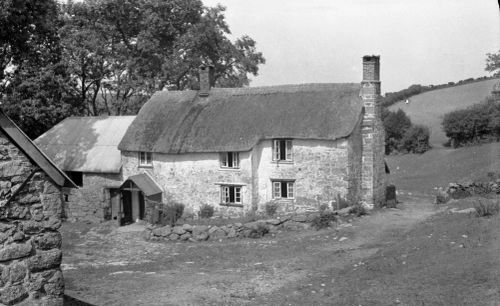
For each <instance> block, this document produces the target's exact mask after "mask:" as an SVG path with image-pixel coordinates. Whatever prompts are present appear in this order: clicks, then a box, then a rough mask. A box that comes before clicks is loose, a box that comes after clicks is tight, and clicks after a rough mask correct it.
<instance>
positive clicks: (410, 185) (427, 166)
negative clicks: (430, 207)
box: [386, 142, 500, 194]
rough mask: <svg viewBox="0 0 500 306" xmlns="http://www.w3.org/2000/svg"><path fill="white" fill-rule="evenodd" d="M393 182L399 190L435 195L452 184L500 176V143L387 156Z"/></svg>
mask: <svg viewBox="0 0 500 306" xmlns="http://www.w3.org/2000/svg"><path fill="white" fill-rule="evenodd" d="M386 160H387V164H388V165H389V168H390V170H391V174H390V181H391V182H392V183H394V184H395V185H396V188H397V189H398V190H400V191H401V190H404V191H410V192H418V193H425V194H435V191H434V187H446V186H447V185H448V184H449V183H450V182H460V181H465V180H470V179H484V178H486V176H487V174H488V172H496V173H500V143H498V142H495V143H489V144H484V145H481V146H472V147H464V148H458V149H445V148H439V149H432V150H430V151H428V152H426V153H424V154H421V155H419V154H404V155H397V156H387V157H386Z"/></svg>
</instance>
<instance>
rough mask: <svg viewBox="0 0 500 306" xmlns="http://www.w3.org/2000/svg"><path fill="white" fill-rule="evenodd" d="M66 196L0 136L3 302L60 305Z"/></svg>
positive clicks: (0, 289) (0, 291) (0, 287)
mask: <svg viewBox="0 0 500 306" xmlns="http://www.w3.org/2000/svg"><path fill="white" fill-rule="evenodd" d="M61 214H62V194H61V190H60V189H59V187H57V186H56V185H55V184H54V183H53V182H52V181H51V179H50V178H49V177H48V176H47V175H46V174H45V173H44V172H43V171H42V170H41V169H40V168H38V167H37V166H35V165H33V164H32V163H31V161H30V160H29V159H28V158H27V157H26V155H25V154H24V153H23V152H21V151H19V149H18V148H17V147H16V146H14V145H13V144H12V143H11V142H10V141H9V139H8V138H7V137H6V136H5V135H3V134H1V133H0V243H1V244H2V248H1V249H0V303H2V305H3V304H5V305H14V304H20V305H62V304H63V292H64V281H63V275H62V271H61V269H60V264H61V258H62V252H61V234H60V233H59V231H58V229H59V227H60V226H61Z"/></svg>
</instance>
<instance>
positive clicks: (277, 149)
mask: <svg viewBox="0 0 500 306" xmlns="http://www.w3.org/2000/svg"><path fill="white" fill-rule="evenodd" d="M282 149H284V150H285V152H284V153H283V152H282ZM283 157H284V159H283ZM273 161H274V162H293V139H288V138H278V139H273Z"/></svg>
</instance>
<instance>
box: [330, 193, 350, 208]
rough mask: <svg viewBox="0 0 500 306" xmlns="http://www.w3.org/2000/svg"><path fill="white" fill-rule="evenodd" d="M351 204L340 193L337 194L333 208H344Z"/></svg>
mask: <svg viewBox="0 0 500 306" xmlns="http://www.w3.org/2000/svg"><path fill="white" fill-rule="evenodd" d="M348 206H349V201H347V200H346V199H344V198H343V197H341V196H340V194H338V195H337V199H336V200H335V201H334V202H332V209H333V210H339V209H343V208H346V207H348Z"/></svg>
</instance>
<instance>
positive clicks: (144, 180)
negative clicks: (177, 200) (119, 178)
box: [120, 173, 162, 197]
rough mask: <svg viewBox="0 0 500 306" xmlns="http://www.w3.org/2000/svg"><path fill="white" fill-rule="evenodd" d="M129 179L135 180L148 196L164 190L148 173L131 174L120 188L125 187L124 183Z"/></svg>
mask: <svg viewBox="0 0 500 306" xmlns="http://www.w3.org/2000/svg"><path fill="white" fill-rule="evenodd" d="M129 181H130V182H133V183H134V184H135V185H136V186H137V187H139V189H140V190H141V191H142V192H143V193H144V195H145V196H147V197H149V196H152V195H155V194H159V193H162V190H161V188H160V186H159V185H158V183H156V182H155V180H154V179H153V178H152V177H151V176H150V175H148V174H147V173H141V174H136V175H132V176H129V177H128V178H127V179H126V180H125V181H124V182H123V184H122V185H121V186H120V189H121V188H123V187H124V185H125V184H126V183H127V182H129Z"/></svg>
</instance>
